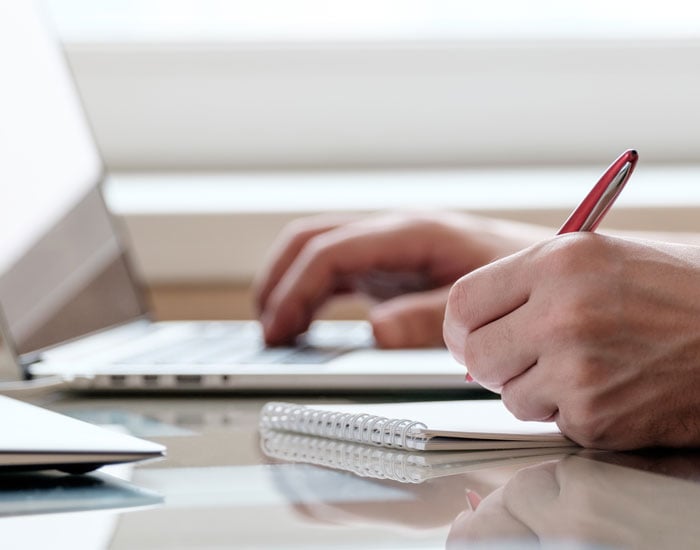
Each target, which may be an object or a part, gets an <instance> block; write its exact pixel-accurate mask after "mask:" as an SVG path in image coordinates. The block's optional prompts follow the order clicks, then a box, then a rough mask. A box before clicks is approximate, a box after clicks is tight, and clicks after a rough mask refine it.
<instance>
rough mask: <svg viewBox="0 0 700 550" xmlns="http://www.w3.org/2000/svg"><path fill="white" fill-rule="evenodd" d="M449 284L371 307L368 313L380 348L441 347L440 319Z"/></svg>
mask: <svg viewBox="0 0 700 550" xmlns="http://www.w3.org/2000/svg"><path fill="white" fill-rule="evenodd" d="M449 291H450V287H449V286H445V287H441V288H436V289H433V290H427V291H423V292H414V293H411V294H403V295H401V296H399V297H397V298H393V299H391V300H387V301H386V302H382V303H381V304H378V305H376V306H374V307H373V308H372V309H371V310H370V312H369V320H370V323H372V329H373V331H374V338H375V340H376V342H377V345H378V346H379V347H380V348H389V349H391V348H427V347H439V346H444V345H445V343H444V340H443V339H442V321H443V318H444V317H445V306H446V305H447V295H448V294H449Z"/></svg>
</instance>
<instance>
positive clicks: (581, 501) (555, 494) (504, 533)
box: [446, 455, 700, 550]
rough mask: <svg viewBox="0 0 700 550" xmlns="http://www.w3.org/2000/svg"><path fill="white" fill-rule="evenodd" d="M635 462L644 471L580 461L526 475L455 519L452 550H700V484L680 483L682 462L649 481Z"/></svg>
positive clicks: (549, 464) (550, 465) (544, 466)
mask: <svg viewBox="0 0 700 550" xmlns="http://www.w3.org/2000/svg"><path fill="white" fill-rule="evenodd" d="M632 459H633V462H638V464H636V465H635V464H633V465H635V466H638V467H639V469H634V468H629V467H628V468H620V467H618V466H612V465H610V464H606V463H604V462H599V461H594V460H587V459H584V458H579V457H576V456H570V457H566V458H563V459H561V460H558V461H555V462H544V463H542V464H539V465H537V466H532V467H529V468H524V469H522V470H520V471H519V472H517V473H516V474H515V475H514V476H513V477H512V478H511V479H510V480H509V481H508V482H507V483H506V484H505V485H504V486H503V487H501V488H499V489H497V490H496V491H494V492H492V493H491V494H489V495H487V496H486V497H485V498H484V499H483V500H482V501H481V502H480V503H479V504H478V506H473V505H471V506H468V507H467V509H466V510H465V511H464V512H462V513H461V514H460V515H459V516H457V518H455V520H454V522H453V523H452V527H451V529H450V534H449V537H448V539H447V544H446V547H447V548H448V549H450V550H452V549H458V548H470V547H473V546H474V543H475V542H478V541H491V542H492V543H493V546H494V547H498V546H499V543H501V544H500V545H501V546H503V545H504V544H503V542H507V541H510V542H512V543H513V544H512V547H515V548H519V547H527V548H529V547H533V548H540V547H541V546H540V545H542V546H545V547H554V548H558V547H560V546H562V543H563V541H578V542H580V543H581V544H582V545H583V547H590V546H591V545H594V546H595V544H599V545H602V547H604V548H608V547H610V548H688V547H693V546H695V545H696V544H697V538H698V534H699V533H698V531H699V529H698V528H697V519H696V516H697V514H696V503H697V502H698V497H699V496H700V489H699V488H698V485H697V483H694V482H690V483H689V482H686V481H681V480H679V479H674V477H675V472H673V468H674V464H673V462H675V461H676V458H675V457H668V455H666V459H670V461H671V462H670V463H669V462H668V461H667V460H663V459H661V462H662V463H663V464H664V467H663V471H664V473H665V475H655V474H649V473H648V472H647V471H646V470H647V469H648V466H649V463H648V461H645V460H644V459H643V458H640V459H639V460H635V457H634V456H632ZM681 460H683V458H681ZM625 465H627V466H629V465H630V464H625ZM681 466H682V465H681ZM669 468H670V470H669ZM694 471H695V472H697V470H694ZM670 476H674V477H670ZM514 541H515V542H514ZM528 543H529V544H528ZM564 546H566V545H565V544H564Z"/></svg>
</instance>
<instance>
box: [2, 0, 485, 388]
mask: <svg viewBox="0 0 700 550" xmlns="http://www.w3.org/2000/svg"><path fill="white" fill-rule="evenodd" d="M0 79H1V81H2V82H3V85H2V91H1V93H0V120H1V121H2V123H1V124H0V152H2V155H1V156H0V182H2V183H0V237H1V238H0V329H1V336H2V337H3V339H4V342H5V346H6V351H7V353H9V355H10V363H11V364H12V369H11V370H12V372H14V373H21V377H22V378H25V379H30V378H38V377H53V378H59V379H60V380H61V381H62V383H63V384H68V385H70V386H71V387H73V388H76V389H79V390H83V391H90V390H97V391H123V390H126V391H130V392H134V391H148V392H153V391H158V390H168V391H179V390H186V391H197V392H202V391H255V390H257V391H270V390H280V391H290V390H291V391H352V390H362V391H368V390H380V391H386V390H390V391H395V390H407V389H419V390H429V389H457V390H464V389H469V388H475V387H477V386H475V385H473V384H472V385H469V384H466V383H465V382H464V369H463V367H461V366H460V365H458V364H457V363H456V362H455V361H454V360H453V359H452V358H451V357H450V355H449V353H448V352H447V351H446V350H445V349H430V350H410V351H396V350H392V351H388V350H378V349H376V348H374V347H373V339H372V333H371V329H370V327H369V325H368V324H367V323H364V322H341V321H326V322H316V323H314V324H313V325H312V327H311V329H310V330H309V332H308V333H307V334H306V335H304V336H303V337H302V338H300V339H299V342H298V345H297V346H295V347H286V348H266V347H265V346H264V345H263V339H262V333H261V329H260V326H259V324H258V323H257V322H255V321H236V320H232V321H216V322H214V321H212V322H201V321H198V322H192V321H171V322H155V321H154V320H153V318H152V316H151V312H150V311H149V309H148V306H147V304H146V302H145V300H144V299H143V295H142V292H141V289H140V287H139V283H138V281H137V279H136V277H135V276H134V274H133V271H132V269H131V266H130V263H129V258H128V255H127V251H126V248H125V245H124V241H123V240H122V239H121V238H120V234H119V231H118V230H119V228H118V226H117V221H116V220H114V219H113V218H112V217H111V215H110V213H109V211H108V209H107V207H106V205H105V201H104V198H103V194H102V185H103V181H104V178H105V170H104V167H103V163H102V161H101V158H100V155H99V152H98V150H97V147H96V144H95V142H94V139H93V136H92V134H91V131H90V128H89V126H88V124H87V122H86V119H85V116H84V113H83V110H82V107H81V103H80V100H79V97H78V94H77V92H76V89H75V87H74V83H73V81H72V78H71V75H70V72H69V70H68V68H67V65H66V62H65V59H64V58H63V56H62V52H61V50H60V48H59V45H58V43H57V41H56V40H55V39H54V38H53V37H52V36H51V33H50V32H49V31H48V29H47V27H46V25H45V24H44V21H43V20H42V17H41V14H40V13H38V12H37V9H36V6H35V5H34V4H33V3H32V2H27V1H26V0H16V1H10V2H4V3H3V4H2V7H0ZM7 377H9V375H8V376H7Z"/></svg>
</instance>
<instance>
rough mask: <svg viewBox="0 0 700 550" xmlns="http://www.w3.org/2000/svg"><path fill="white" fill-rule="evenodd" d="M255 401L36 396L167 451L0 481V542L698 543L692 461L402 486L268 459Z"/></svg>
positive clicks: (463, 474) (483, 474)
mask: <svg viewBox="0 0 700 550" xmlns="http://www.w3.org/2000/svg"><path fill="white" fill-rule="evenodd" d="M266 401H267V400H266V399H262V398H248V399H245V398H231V397H219V398H210V397H186V398H141V397H139V398H99V399H98V398H76V397H70V396H68V397H66V396H63V397H60V398H52V399H51V400H46V399H44V400H43V401H42V404H44V405H46V406H48V407H49V408H53V409H55V410H59V411H61V412H64V413H68V414H71V415H74V416H77V417H80V418H83V419H86V420H90V421H92V422H95V423H99V424H108V425H115V426H121V427H122V429H126V430H128V431H130V432H131V433H133V434H134V435H138V436H141V437H144V438H147V439H152V440H155V441H158V442H161V443H163V444H165V445H167V447H168V456H167V458H166V459H164V460H159V461H154V462H149V463H143V464H139V465H137V466H135V467H124V466H121V467H108V468H105V469H103V471H100V472H98V473H95V474H90V475H88V476H63V475H57V474H56V475H49V474H42V475H36V474H35V475H14V474H13V475H9V474H3V475H0V533H2V540H3V546H4V547H6V548H52V549H56V548H71V549H73V550H76V549H78V550H79V549H82V548H85V549H88V548H89V549H93V548H119V549H122V548H124V549H127V548H128V549H133V548H169V549H172V548H270V549H272V548H274V549H287V548H289V549H306V548H311V549H313V548H343V549H352V548H363V549H368V548H403V549H411V548H417V549H426V548H463V547H465V548H466V547H469V548H474V547H476V548H480V547H481V548H484V547H485V548H503V547H506V548H521V547H525V548H538V547H540V545H545V546H551V547H560V546H561V545H566V546H567V547H570V548H630V547H633V548H688V547H696V546H698V545H700V453H692V452H672V451H663V452H653V453H643V454H614V453H602V452H599V453H595V452H594V453H592V452H580V453H578V454H571V455H557V456H548V457H540V458H536V457H534V458H529V459H526V458H523V457H521V458H519V459H512V460H506V461H501V462H498V463H495V464H489V461H486V462H485V463H484V464H480V465H479V467H473V468H467V469H464V468H462V469H461V470H460V469H457V470H458V473H454V474H452V475H449V472H448V471H445V469H433V470H431V472H432V473H433V474H435V477H432V478H431V477H430V475H428V476H425V477H426V479H425V480H424V481H422V482H418V479H419V478H417V477H415V476H414V478H413V482H410V483H408V482H403V483H402V482H398V481H394V480H390V479H375V478H372V477H360V476H358V475H355V474H353V473H350V472H347V471H341V470H337V469H330V468H327V467H321V466H316V465H312V464H305V463H300V462H296V463H293V462H284V461H281V460H278V459H274V458H271V457H268V456H266V455H265V454H264V453H263V452H262V451H261V441H260V438H259V434H258V431H257V423H258V412H259V410H260V408H261V407H262V405H263V404H264V403H265V402H266ZM296 401H310V400H309V399H306V400H304V399H303V398H299V399H296ZM466 470H469V471H466Z"/></svg>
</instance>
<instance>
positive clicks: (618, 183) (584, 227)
mask: <svg viewBox="0 0 700 550" xmlns="http://www.w3.org/2000/svg"><path fill="white" fill-rule="evenodd" d="M638 158H639V155H638V154H637V151H635V150H634V149H629V150H627V151H625V152H624V153H622V154H621V155H620V156H619V157H618V158H617V159H616V160H615V162H613V163H612V164H611V165H610V166H609V167H608V169H607V170H606V171H605V172H604V173H603V175H602V176H601V177H600V179H599V180H598V183H596V184H595V185H594V186H593V189H591V192H590V193H588V195H586V198H585V199H583V201H582V202H581V204H579V205H578V206H577V207H576V209H575V210H574V211H573V212H572V213H571V215H570V216H569V218H568V219H567V220H566V221H565V222H564V225H562V226H561V229H559V231H558V232H557V235H562V234H563V233H573V232H574V231H595V228H596V227H598V224H599V223H600V222H601V221H603V217H604V216H605V214H607V212H608V210H610V207H611V206H612V205H613V203H614V202H615V199H616V198H617V197H618V196H619V195H620V192H621V191H622V188H623V187H624V186H625V184H626V183H627V180H628V179H629V178H630V176H631V175H632V171H633V170H634V167H635V166H636V165H637V159H638Z"/></svg>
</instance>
